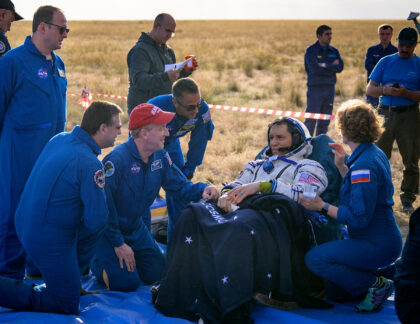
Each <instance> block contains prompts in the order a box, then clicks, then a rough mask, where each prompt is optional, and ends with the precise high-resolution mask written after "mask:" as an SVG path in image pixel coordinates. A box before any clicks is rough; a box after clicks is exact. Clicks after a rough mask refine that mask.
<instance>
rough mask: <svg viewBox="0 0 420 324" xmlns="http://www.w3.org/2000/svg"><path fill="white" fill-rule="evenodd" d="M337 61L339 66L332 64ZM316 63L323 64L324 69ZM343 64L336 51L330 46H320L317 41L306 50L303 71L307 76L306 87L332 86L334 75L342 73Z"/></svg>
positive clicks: (334, 80) (335, 79)
mask: <svg viewBox="0 0 420 324" xmlns="http://www.w3.org/2000/svg"><path fill="white" fill-rule="evenodd" d="M336 59H338V61H339V64H333V62H334V61H335V60H336ZM318 63H325V67H322V66H319V65H318ZM343 68H344V62H343V60H342V59H341V56H340V53H339V52H338V50H337V49H336V48H335V47H333V46H330V45H327V46H321V45H320V44H319V42H318V41H316V42H315V43H314V44H312V45H311V46H309V47H307V48H306V52H305V71H306V74H307V76H308V82H307V85H308V86H325V85H334V84H335V82H336V81H337V78H336V73H340V72H341V71H343Z"/></svg>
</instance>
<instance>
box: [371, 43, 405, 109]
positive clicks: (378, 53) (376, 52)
mask: <svg viewBox="0 0 420 324" xmlns="http://www.w3.org/2000/svg"><path fill="white" fill-rule="evenodd" d="M397 52H398V48H396V47H395V46H394V45H392V44H391V43H389V44H388V46H387V47H386V48H383V47H382V44H381V43H379V44H378V45H374V46H371V47H369V48H368V50H367V52H366V58H365V69H366V71H367V82H368V83H369V76H370V74H371V73H372V71H373V68H374V67H375V65H376V63H378V62H379V60H380V59H381V58H383V57H384V56H388V55H391V54H394V53H397ZM366 102H367V103H369V104H371V105H372V106H373V107H377V106H378V104H379V99H378V98H375V97H371V96H368V95H366Z"/></svg>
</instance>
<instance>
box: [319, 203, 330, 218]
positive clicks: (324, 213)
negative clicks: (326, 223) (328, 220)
mask: <svg viewBox="0 0 420 324" xmlns="http://www.w3.org/2000/svg"><path fill="white" fill-rule="evenodd" d="M328 207H330V204H329V203H327V202H326V203H325V204H324V206H322V208H321V214H322V215H324V216H328Z"/></svg>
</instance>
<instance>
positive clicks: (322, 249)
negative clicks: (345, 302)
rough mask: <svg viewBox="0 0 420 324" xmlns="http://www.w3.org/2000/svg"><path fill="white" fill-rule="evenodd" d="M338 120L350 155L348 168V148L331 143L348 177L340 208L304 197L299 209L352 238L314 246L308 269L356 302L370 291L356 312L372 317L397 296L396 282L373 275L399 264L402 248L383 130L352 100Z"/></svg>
mask: <svg viewBox="0 0 420 324" xmlns="http://www.w3.org/2000/svg"><path fill="white" fill-rule="evenodd" d="M337 117H338V124H337V126H338V128H339V129H340V130H341V133H342V136H343V142H344V143H345V144H347V145H349V147H350V148H351V150H352V154H351V155H350V157H349V159H348V160H347V162H346V163H344V155H345V152H344V148H343V147H342V146H341V145H340V144H330V146H332V147H333V148H334V151H333V153H334V154H335V164H336V166H337V168H338V170H339V171H340V173H341V175H342V176H343V178H344V181H343V185H342V187H341V191H340V204H339V205H338V207H335V206H332V205H329V204H328V203H325V202H324V201H323V200H322V199H321V198H320V197H319V196H316V198H315V199H313V200H311V199H307V198H303V197H302V198H301V204H302V205H303V206H304V207H305V208H307V209H310V210H316V211H321V212H322V213H324V214H326V215H328V216H330V217H332V218H335V219H337V221H338V223H340V224H345V225H347V228H348V231H349V237H350V239H348V240H342V241H334V242H328V243H325V244H322V245H320V246H317V247H315V248H314V249H312V250H311V251H309V252H308V253H307V255H306V264H307V266H308V268H309V269H310V270H311V271H312V272H314V273H315V274H317V275H319V276H320V277H322V278H324V279H327V280H329V281H330V282H332V283H333V284H335V285H336V286H338V287H337V288H338V289H339V290H340V288H341V289H343V290H344V291H345V292H346V293H348V294H349V295H350V296H352V297H357V296H360V295H362V294H364V293H366V291H367V295H366V297H365V299H364V300H363V302H362V303H360V304H359V305H357V306H356V310H357V311H358V312H373V311H378V310H380V307H381V305H382V303H383V302H384V301H385V300H386V299H387V298H388V296H389V295H390V294H391V293H392V291H393V282H392V281H391V280H387V279H385V278H383V277H376V276H375V274H374V271H375V270H376V269H377V268H380V267H383V266H387V265H389V264H390V263H392V262H393V261H395V259H396V258H397V257H398V256H399V255H400V252H401V247H402V239H401V234H400V231H399V229H398V227H397V225H396V222H395V218H394V214H393V211H392V205H393V204H394V202H393V199H392V195H393V192H394V187H393V185H392V177H391V169H390V166H389V162H388V159H387V158H386V156H385V154H384V153H383V152H382V151H381V150H380V149H379V148H378V147H377V146H376V145H375V144H374V143H373V141H375V140H376V139H378V138H379V136H380V134H381V132H382V129H381V127H380V123H379V119H378V116H377V113H376V111H375V110H373V109H372V108H371V106H369V105H367V104H366V103H364V102H362V101H360V100H352V101H349V102H347V103H345V104H343V105H342V107H340V109H339V110H338V112H337ZM350 296H349V297H350ZM327 297H328V296H327Z"/></svg>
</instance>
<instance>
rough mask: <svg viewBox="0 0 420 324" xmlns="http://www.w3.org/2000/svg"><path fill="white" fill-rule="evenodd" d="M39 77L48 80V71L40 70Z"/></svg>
mask: <svg viewBox="0 0 420 324" xmlns="http://www.w3.org/2000/svg"><path fill="white" fill-rule="evenodd" d="M38 77H39V78H40V79H46V78H48V72H47V69H45V70H44V69H42V68H41V69H39V70H38Z"/></svg>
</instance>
